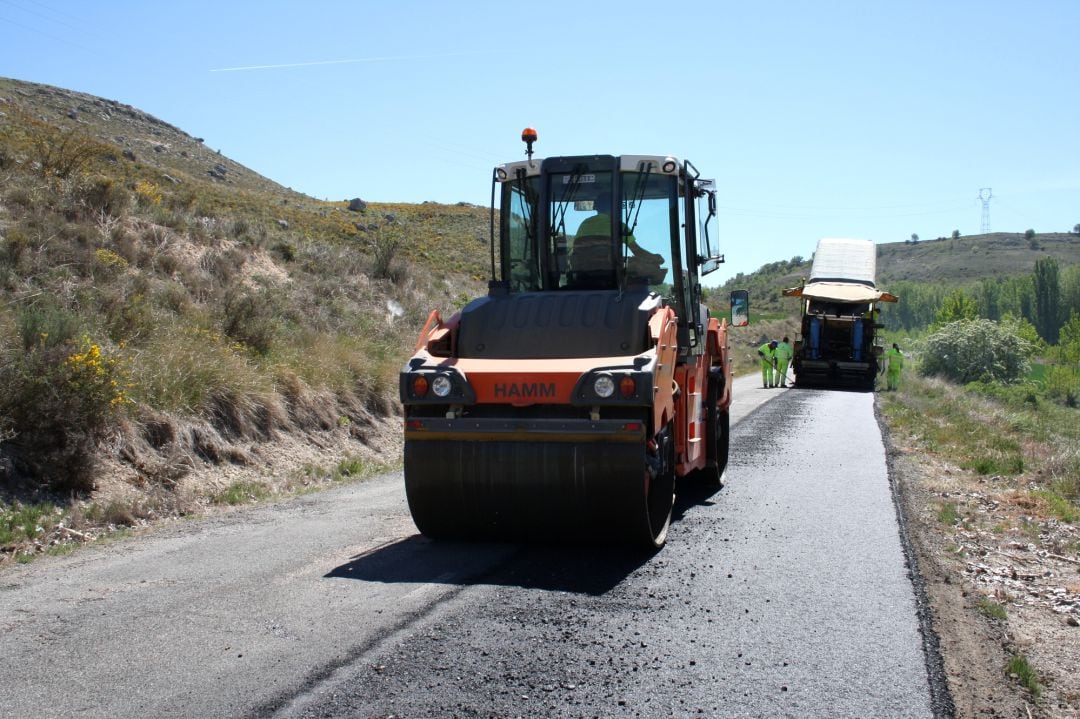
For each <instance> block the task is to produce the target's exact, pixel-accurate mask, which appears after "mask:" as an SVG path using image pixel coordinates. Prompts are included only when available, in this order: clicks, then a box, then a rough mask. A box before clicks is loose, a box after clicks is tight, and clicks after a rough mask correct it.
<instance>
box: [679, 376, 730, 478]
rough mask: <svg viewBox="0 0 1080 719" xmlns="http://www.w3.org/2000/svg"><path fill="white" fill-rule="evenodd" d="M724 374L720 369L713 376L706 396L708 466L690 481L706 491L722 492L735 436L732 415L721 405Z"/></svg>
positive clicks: (697, 471)
mask: <svg viewBox="0 0 1080 719" xmlns="http://www.w3.org/2000/svg"><path fill="white" fill-rule="evenodd" d="M724 381H725V377H724V372H723V370H722V369H720V368H717V369H715V370H713V371H712V372H710V373H709V391H708V392H707V393H706V395H705V402H706V411H705V436H706V442H705V457H706V460H707V461H706V464H705V467H704V468H702V469H698V470H695V471H694V472H693V473H691V474H690V475H689V478H690V479H691V480H692V481H693V482H694V483H695V484H699V485H701V486H703V487H714V488H716V489H719V488H720V487H723V486H724V470H725V469H727V463H728V443H729V439H730V435H731V415H729V414H728V412H727V410H721V409H720V408H719V407H718V406H717V403H718V402H719V401H720V397H721V396H722V395H723V393H724Z"/></svg>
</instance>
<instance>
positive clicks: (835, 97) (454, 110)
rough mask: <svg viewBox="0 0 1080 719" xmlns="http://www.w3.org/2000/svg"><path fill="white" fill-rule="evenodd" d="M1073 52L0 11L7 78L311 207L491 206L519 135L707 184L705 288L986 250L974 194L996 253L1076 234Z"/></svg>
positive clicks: (487, 19)
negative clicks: (854, 244)
mask: <svg viewBox="0 0 1080 719" xmlns="http://www.w3.org/2000/svg"><path fill="white" fill-rule="evenodd" d="M1078 28H1080V3H1078V2H1075V0H1061V1H1049V0H1047V1H1043V2H1040V1H1039V0H1033V1H1032V2H1030V3H1019V2H1004V1H1000V0H983V1H982V2H967V1H965V0H956V1H952V2H943V1H938V2H922V1H921V0H911V1H909V2H904V3H898V2H874V1H871V0H866V1H864V2H854V1H852V2H829V1H827V0H825V1H818V2H777V1H774V2H750V1H748V0H747V1H745V2H738V3H736V2H723V1H720V2H702V3H700V4H698V5H697V6H692V5H690V6H688V5H685V4H676V3H670V2H655V1H654V2H637V1H636V0H624V1H622V2H609V1H607V0H603V1H597V2H590V1H588V0H577V1H576V2H566V1H564V0H545V1H544V2H516V3H515V2H507V1H505V0H503V1H501V2H470V1H466V0H459V1H458V2H449V1H446V2H434V1H430V2H429V1H419V0H416V1H409V0H396V1H394V2H390V1H386V2H384V1H382V0H369V1H356V2H334V1H329V0H326V1H320V0H310V1H309V2H275V1H272V0H267V1H263V2H258V3H256V2H243V1H238V2H227V1H222V0H219V2H201V1H197V2H164V3H157V2H145V1H139V2H129V1H127V0H124V1H120V0H117V1H116V2H106V1H104V0H102V1H101V2H93V3H88V2H68V1H66V0H0V37H2V38H3V41H2V42H0V75H3V76H7V77H14V78H18V79H21V80H29V81H33V82H41V83H47V84H51V85H57V86H60V87H65V88H68V89H72V90H78V91H82V92H88V93H92V94H94V95H100V96H103V97H106V98H108V99H112V100H117V101H120V102H124V103H128V104H131V105H134V106H136V107H138V108H140V109H142V110H145V111H147V112H149V113H151V114H153V115H155V116H157V117H159V118H161V119H162V120H165V121H167V122H170V123H172V124H174V125H176V126H178V127H180V128H181V129H183V130H185V131H187V132H189V133H190V134H192V135H195V136H197V137H203V138H205V139H206V143H207V145H208V146H209V147H212V148H214V149H220V150H221V151H222V152H223V153H224V154H226V155H228V156H229V157H231V158H233V159H235V160H237V161H238V162H241V163H242V164H244V165H247V166H248V167H251V168H252V169H254V170H256V171H257V172H260V173H261V174H263V175H266V176H267V177H269V178H271V179H273V180H275V181H277V182H279V183H281V184H283V185H286V186H289V187H292V188H293V189H295V190H299V191H301V192H305V193H307V194H309V195H312V196H315V197H319V198H327V199H345V198H351V197H357V196H359V197H362V198H364V199H366V200H374V201H386V202H391V201H394V202H421V201H424V200H434V201H438V202H446V203H453V202H458V201H467V202H472V203H475V204H482V205H486V204H487V202H488V197H489V193H490V184H489V180H490V173H491V167H492V166H493V165H495V164H498V163H501V162H505V161H511V160H516V159H518V158H520V157H521V156H522V154H523V147H522V145H521V143H520V140H519V136H520V132H521V130H522V128H524V127H526V126H532V127H535V128H536V129H537V130H538V131H539V135H540V140H539V143H538V144H537V154H538V155H539V156H551V155H568V154H592V153H598V154H673V155H676V156H678V157H682V158H687V159H690V160H691V161H693V163H694V164H695V165H696V166H697V167H698V168H699V169H700V170H701V171H702V174H703V175H705V176H706V177H713V178H715V179H716V180H717V185H718V188H719V191H720V231H721V242H722V245H723V251H724V252H725V253H726V255H727V259H728V262H727V264H726V266H725V267H724V268H723V269H721V270H720V271H719V272H717V273H715V275H713V277H715V278H716V280H723V279H725V278H726V277H729V276H731V275H734V274H735V273H736V272H740V271H742V272H750V271H753V270H754V269H756V268H757V267H759V266H760V265H762V264H764V263H766V262H771V261H774V260H778V259H788V258H790V257H792V256H794V255H802V256H809V255H810V254H811V253H812V252H813V250H814V246H815V244H816V242H817V240H818V238H820V237H826V236H838V237H867V238H870V239H873V240H875V241H877V242H897V241H902V240H905V239H907V238H908V237H910V235H911V234H912V233H918V235H919V236H920V238H922V239H931V238H935V237H938V236H947V235H948V234H949V233H951V232H952V231H953V230H954V229H958V230H960V232H961V233H963V234H974V233H978V232H979V230H980V220H981V209H982V205H981V203H980V202H979V201H978V193H979V189H980V188H983V187H992V188H993V194H994V199H993V200H991V205H990V207H991V210H990V221H991V229H992V230H994V231H1023V230H1025V229H1027V228H1033V229H1035V230H1036V231H1039V232H1050V231H1055V232H1060V231H1067V230H1069V229H1071V228H1072V227H1073V225H1075V224H1076V223H1078V222H1080V127H1078V123H1077V119H1076V118H1077V117H1080V93H1078V92H1077V88H1078V87H1080V59H1078V55H1077V53H1076V49H1075V46H1076V37H1077V29H1078ZM268 65H275V66H280V67H269V68H263V69H233V68H250V67H253V66H268ZM710 279H712V277H711V278H710Z"/></svg>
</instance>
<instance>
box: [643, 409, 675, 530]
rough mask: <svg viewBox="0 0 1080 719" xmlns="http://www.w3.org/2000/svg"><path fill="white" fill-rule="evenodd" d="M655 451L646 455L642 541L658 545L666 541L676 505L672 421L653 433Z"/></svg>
mask: <svg viewBox="0 0 1080 719" xmlns="http://www.w3.org/2000/svg"><path fill="white" fill-rule="evenodd" d="M656 445H657V451H656V454H655V455H653V456H652V457H649V458H647V459H646V462H645V467H644V477H645V514H644V520H645V521H644V523H643V524H642V525H641V526H642V528H643V530H644V531H642V532H641V533H640V541H641V544H642V545H644V546H645V547H646V548H649V549H660V548H661V547H663V546H664V543H665V542H667V534H668V529H669V528H670V527H671V512H672V510H673V509H674V508H675V433H674V431H673V428H672V427H671V425H668V426H667V427H665V428H664V430H663V431H662V432H660V433H659V434H657V435H656Z"/></svg>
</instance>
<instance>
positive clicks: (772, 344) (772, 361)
mask: <svg viewBox="0 0 1080 719" xmlns="http://www.w3.org/2000/svg"><path fill="white" fill-rule="evenodd" d="M757 353H758V356H759V357H761V383H762V384H763V385H764V386H765V389H768V388H769V387H775V386H776V381H775V380H774V379H773V369H774V368H775V367H776V340H770V341H768V342H766V343H765V344H763V345H761V346H760V347H758V351H757Z"/></svg>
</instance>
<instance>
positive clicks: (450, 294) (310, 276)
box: [0, 78, 489, 545]
mask: <svg viewBox="0 0 1080 719" xmlns="http://www.w3.org/2000/svg"><path fill="white" fill-rule="evenodd" d="M485 180H486V178H484V177H479V178H478V182H485ZM488 224H489V214H488V210H487V208H477V207H473V206H470V205H466V204H464V203H462V204H460V205H449V206H448V205H438V204H433V203H424V204H420V205H410V204H377V203H366V202H364V201H363V200H362V199H361V198H344V199H342V200H341V201H337V202H324V201H320V200H317V199H314V198H311V197H308V196H305V195H303V194H301V193H298V192H295V191H293V190H291V189H289V188H286V187H282V186H281V185H279V184H277V183H275V182H273V181H272V180H270V179H268V178H265V177H262V176H260V175H259V174H258V173H255V172H253V171H251V170H250V169H248V168H246V167H244V166H243V165H241V164H239V163H236V162H234V161H232V160H231V159H229V158H228V157H227V156H225V155H223V154H221V153H219V152H218V151H216V150H212V149H210V148H207V147H206V146H205V144H204V143H203V142H202V141H201V140H200V139H199V138H196V137H192V136H191V135H189V134H188V133H186V132H184V131H183V130H181V129H179V128H177V127H174V126H172V125H170V124H168V123H167V122H164V121H162V120H159V119H157V118H154V117H152V116H150V115H148V114H146V113H144V112H142V111H140V110H138V109H136V108H133V107H131V106H129V105H124V104H122V103H119V102H115V101H112V100H106V99H102V98H97V97H94V96H91V95H86V94H83V93H78V92H72V91H69V90H64V89H59V88H54V87H47V86H42V85H35V84H31V83H25V82H20V81H17V80H11V79H3V78H0V359H2V362H0V490H3V495H4V496H7V497H22V498H27V497H30V498H32V497H33V496H34V493H35V492H41V491H45V492H58V493H60V494H59V495H57V496H70V493H71V492H75V493H76V494H78V493H81V492H87V491H89V490H91V489H93V488H95V487H96V488H97V491H98V493H100V491H101V490H102V489H103V488H104V489H107V490H109V492H111V495H110V497H111V496H113V495H115V497H120V498H121V499H122V498H124V497H128V499H129V500H130V497H131V496H135V495H138V496H139V497H141V498H142V499H140V500H139V502H142V504H141V505H139V506H141V507H142V508H141V509H140V510H139V511H138V512H136V515H137V516H135V517H134V518H132V517H131V516H124V517H122V519H124V521H125V522H130V521H133V520H137V519H138V515H139V513H141V515H142V516H145V515H147V514H155V513H157V514H160V513H163V512H164V513H168V512H171V511H176V507H180V506H182V505H184V504H185V503H187V504H190V502H191V501H195V500H196V499H198V498H199V497H204V498H205V495H206V492H207V488H206V487H196V486H195V484H196V483H197V482H196V478H197V477H198V476H200V475H205V474H206V472H205V470H207V469H209V468H213V467H215V466H216V467H223V468H227V467H231V468H233V470H234V471H233V472H232V475H237V472H240V473H242V471H243V470H251V471H257V470H258V471H261V469H266V468H268V467H270V466H271V465H277V464H280V465H281V466H282V467H283V468H286V469H287V467H288V466H295V467H301V466H302V465H303V464H304V463H305V462H308V463H310V462H311V461H312V460H320V457H321V458H322V461H328V462H330V463H331V466H332V465H333V462H334V461H337V459H341V458H342V457H348V456H349V455H352V454H355V455H358V456H361V455H362V456H365V457H367V458H368V459H369V460H371V461H375V458H377V457H378V456H379V453H380V452H379V450H381V449H383V447H380V446H379V445H380V444H381V443H384V442H389V443H390V444H389V445H387V446H386V447H385V448H386V449H390V450H391V455H392V454H393V448H394V443H396V442H397V441H399V439H398V437H397V432H396V431H394V432H392V433H389V434H387V433H386V432H384V431H383V429H382V428H383V427H384V425H385V426H393V421H392V420H390V424H389V425H387V422H388V418H392V417H393V415H394V414H395V412H396V410H395V409H394V408H395V406H396V389H397V384H396V383H397V371H398V369H399V367H400V365H401V362H402V361H403V359H404V357H405V354H406V349H407V348H408V347H410V346H411V344H412V342H413V341H414V339H415V334H416V332H417V331H418V329H419V327H420V326H421V325H422V323H423V321H424V319H425V318H426V316H427V313H428V312H430V310H431V309H432V308H440V309H441V310H443V311H452V310H453V309H456V308H457V307H458V306H460V304H461V303H462V302H463V301H464V299H465V298H467V297H470V296H473V295H475V294H477V293H478V292H480V291H482V282H483V280H485V279H486V277H487V273H488V269H487V261H488V253H487V234H488ZM290 438H293V439H294V440H295V442H294V445H293V446H296V447H299V446H303V447H304V448H305V449H304V450H303V451H289V452H285V453H284V454H282V453H280V452H277V453H275V452H273V451H271V450H269V449H267V448H269V447H274V446H279V445H282V444H283V443H284V444H288V443H289V442H290V441H293V440H290ZM106 440H107V441H106ZM368 445H370V446H371V449H368ZM320 447H321V448H323V450H325V451H322V452H321V453H320V450H319V448H320ZM316 469H317V468H316ZM283 471H284V470H283ZM305 471H308V472H309V473H310V471H311V470H310V467H309V469H308V470H305ZM320 472H321V470H320V471H316V472H315V474H319V473H320ZM226 476H231V475H229V473H226ZM213 481H214V482H218V483H220V482H221V481H222V480H221V478H220V477H218V478H216V479H214V480H213ZM213 489H215V490H216V489H221V487H216V488H213ZM133 493H134V494H133ZM181 495H183V497H181ZM95 496H96V495H95ZM106 499H108V498H106ZM181 499H183V501H181ZM101 501H106V500H101ZM109 501H111V499H110V500H109ZM124 501H127V506H129V507H130V506H133V505H132V502H131V501H128V500H124ZM198 501H202V500H198ZM139 502H135V504H139ZM128 515H130V512H129V513H128ZM0 539H2V537H0ZM2 544H3V541H0V545H2Z"/></svg>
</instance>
